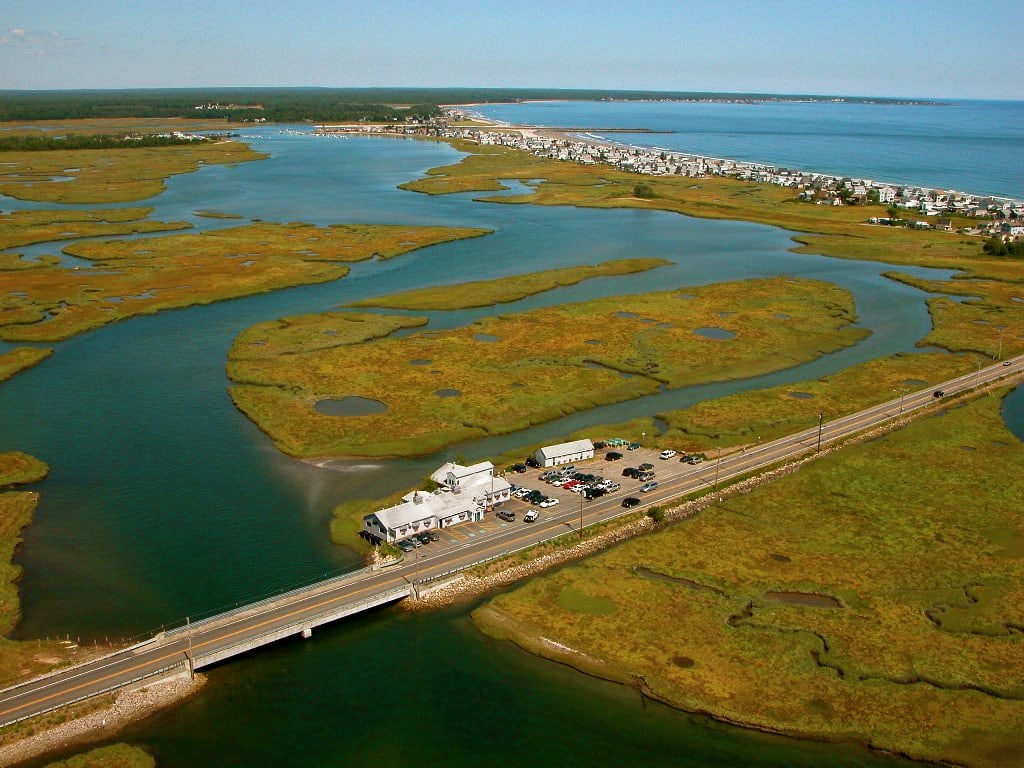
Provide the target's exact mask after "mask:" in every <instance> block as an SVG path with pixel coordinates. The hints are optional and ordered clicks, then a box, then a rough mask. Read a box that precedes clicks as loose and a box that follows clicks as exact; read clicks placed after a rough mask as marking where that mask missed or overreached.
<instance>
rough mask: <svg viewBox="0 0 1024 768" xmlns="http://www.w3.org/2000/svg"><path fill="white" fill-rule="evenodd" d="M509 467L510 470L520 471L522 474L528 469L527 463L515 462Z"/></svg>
mask: <svg viewBox="0 0 1024 768" xmlns="http://www.w3.org/2000/svg"><path fill="white" fill-rule="evenodd" d="M508 469H509V472H518V473H519V474H522V473H523V472H525V471H526V465H525V464H513V465H512V466H511V467H509V468H508Z"/></svg>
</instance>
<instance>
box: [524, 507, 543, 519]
mask: <svg viewBox="0 0 1024 768" xmlns="http://www.w3.org/2000/svg"><path fill="white" fill-rule="evenodd" d="M541 506H544V505H543V504H541ZM538 517H540V512H538V511H537V510H536V509H531V510H530V511H529V512H527V513H526V514H525V515H523V522H524V523H533V522H536V521H537V518H538Z"/></svg>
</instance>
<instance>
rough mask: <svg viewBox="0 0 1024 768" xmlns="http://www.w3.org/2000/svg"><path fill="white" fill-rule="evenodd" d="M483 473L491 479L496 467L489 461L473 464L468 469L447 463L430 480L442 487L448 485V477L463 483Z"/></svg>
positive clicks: (453, 463) (450, 462)
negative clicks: (453, 477) (451, 476)
mask: <svg viewBox="0 0 1024 768" xmlns="http://www.w3.org/2000/svg"><path fill="white" fill-rule="evenodd" d="M483 472H486V473H487V476H488V477H490V476H491V475H493V474H494V465H493V464H491V462H489V461H481V462H480V463H478V464H471V465H470V466H468V467H464V466H462V465H461V464H456V463H455V462H452V461H447V462H445V463H444V464H442V465H441V466H440V467H438V469H437V470H436V471H435V472H434V473H433V474H432V475H431V476H430V479H431V480H433V481H434V482H437V483H441V484H442V485H447V484H448V475H454V476H455V479H456V480H458V481H459V482H460V483H461V482H462V481H463V480H465V479H466V478H469V477H472V476H473V475H477V474H480V473H483Z"/></svg>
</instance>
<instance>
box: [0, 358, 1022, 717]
mask: <svg viewBox="0 0 1024 768" xmlns="http://www.w3.org/2000/svg"><path fill="white" fill-rule="evenodd" d="M1008 362H1009V364H1008V365H1004V364H997V365H993V366H990V367H987V368H982V369H980V370H978V371H977V372H975V373H972V374H969V375H967V376H961V377H960V378H958V379H953V380H951V381H948V382H945V383H943V384H941V385H939V386H937V387H933V388H930V389H927V390H922V391H918V392H913V393H908V394H905V395H904V396H901V397H896V398H893V399H892V400H889V401H888V402H885V403H882V404H881V405H877V406H874V407H871V408H867V409H865V410H863V411H859V412H857V413H855V414H851V415H849V416H844V417H842V418H839V419H836V420H834V421H828V422H824V423H823V424H822V425H821V431H820V443H821V445H822V446H826V445H828V444H829V443H832V442H835V441H838V440H842V439H845V438H847V437H849V436H851V435H853V434H855V433H858V432H863V431H865V430H870V429H873V428H875V427H878V426H881V425H883V424H885V423H887V422H892V421H894V420H898V419H900V418H902V417H903V416H905V415H906V414H908V413H910V412H912V411H915V410H918V409H921V408H924V407H926V406H929V405H935V404H936V403H937V401H939V400H942V399H943V398H936V397H935V396H934V394H933V393H934V391H935V390H941V391H942V392H944V393H945V395H946V397H948V396H950V395H955V394H957V393H959V392H963V391H965V390H969V389H972V388H975V387H977V386H979V385H982V384H986V383H989V382H991V381H994V380H996V379H998V378H1000V377H1003V376H1011V375H1013V376H1015V377H1016V376H1019V374H1020V373H1021V372H1024V357H1020V358H1015V359H1013V360H1011V361H1008ZM810 408H811V407H810V406H809V409H810ZM818 441H819V429H818V425H817V424H815V425H814V426H813V427H811V428H809V429H806V430H803V431H801V432H797V433H795V434H792V435H788V436H786V437H783V438H780V439H778V440H774V441H772V442H770V443H766V444H764V445H761V446H758V447H754V448H751V449H749V450H745V451H742V452H734V453H730V454H728V455H722V456H721V457H718V456H716V455H713V456H712V458H711V459H710V460H709V461H706V462H704V463H703V464H698V465H696V466H691V465H688V464H682V463H680V462H679V461H678V458H676V459H672V460H669V461H663V462H657V461H656V460H655V461H652V462H651V463H654V464H655V469H656V471H657V479H658V484H659V486H658V488H657V490H656V491H654V492H652V493H648V494H643V495H642V500H643V504H642V505H641V506H639V507H634V508H633V509H630V510H627V509H623V507H622V506H621V501H622V498H623V497H625V496H628V495H640V494H638V493H636V490H635V488H634V486H639V483H637V482H636V481H631V482H623V483H622V485H623V487H622V489H621V490H619V491H616V492H615V493H613V494H609V495H607V496H604V497H601V498H600V499H597V500H594V501H588V502H583V504H582V509H583V518H584V524H585V525H593V524H595V523H598V522H602V521H604V520H608V519H611V518H614V517H617V516H619V515H623V514H627V513H629V512H633V511H636V510H637V509H640V510H642V509H643V508H645V507H647V506H650V505H652V504H658V503H663V502H665V501H667V500H669V499H672V498H676V497H679V496H681V495H686V494H690V493H693V492H696V491H699V490H702V489H703V490H710V489H713V488H714V487H716V485H721V484H724V483H726V482H728V481H729V480H731V479H733V478H736V477H739V476H742V475H748V474H751V473H754V472H757V471H760V470H764V469H766V468H767V467H769V466H772V465H774V464H777V463H779V462H782V461H785V460H788V459H792V458H795V457H797V456H800V455H803V454H806V453H808V452H813V451H814V450H816V448H817V446H818ZM627 455H629V454H627ZM586 466H587V467H588V468H590V469H592V470H593V469H594V467H600V469H610V468H613V467H614V468H615V469H618V468H620V467H621V466H622V463H621V462H605V461H603V460H601V459H596V460H595V461H593V462H588V463H587V464H586ZM595 471H598V470H595ZM536 474H537V473H533V474H531V475H530V477H532V478H535V477H536ZM616 479H619V478H616ZM569 493H570V492H566V494H569ZM564 495H565V494H563V496H564ZM570 495H571V494H570ZM570 501H571V502H572V503H568V502H570ZM517 503H518V502H517ZM579 520H580V502H579V500H578V497H576V496H575V495H572V498H571V499H568V498H567V499H566V503H561V504H559V505H558V506H556V507H552V508H549V509H546V510H543V511H542V512H541V517H540V519H539V520H538V521H537V522H535V523H524V522H521V517H520V519H519V520H517V522H515V523H512V524H493V525H489V526H481V527H479V528H478V529H477V530H476V531H475V533H474V534H473V535H472V536H471V537H470V536H467V537H465V539H462V540H458V541H456V540H451V539H449V540H447V541H446V542H444V543H443V544H442V543H437V544H430V545H427V546H425V547H422V548H419V549H416V550H415V551H414V552H412V553H410V554H409V555H407V556H406V559H405V560H404V561H403V562H402V563H401V564H399V565H395V566H391V567H389V568H386V569H383V570H378V571H363V572H358V573H354V574H352V575H350V576H346V577H341V578H337V579H332V580H330V581H329V582H325V583H324V584H322V585H320V586H314V587H311V588H309V589H306V590H302V591H301V592H298V593H292V594H290V595H287V596H283V597H280V598H277V599H273V600H268V601H264V602H261V603H259V604H256V605H254V606H252V607H250V608H248V609H241V610H236V611H233V612H231V614H230V615H226V616H223V617H221V618H219V619H215V620H208V621H206V622H203V623H199V624H196V625H193V626H192V628H191V629H190V630H189V631H187V632H183V631H180V630H178V631H176V632H175V633H173V634H169V635H167V636H160V637H157V638H154V639H152V640H150V641H148V642H146V643H143V644H141V645H139V646H135V647H133V648H129V649H126V650H123V651H120V652H118V653H115V654H113V655H111V656H108V657H105V658H103V659H99V660H97V661H94V662H91V663H89V664H84V665H80V666H77V667H73V668H69V669H66V670H63V671H59V672H56V673H54V674H52V675H50V676H47V677H45V678H41V679H38V680H35V681H30V682H27V683H24V684H22V685H19V686H16V687H14V688H9V689H7V690H5V691H0V727H2V726H3V725H8V724H10V723H12V722H15V721H16V720H20V719H23V718H25V717H28V716H32V715H35V714H39V713H42V712H45V711H48V710H50V709H53V708H55V707H57V706H63V705H66V704H69V703H71V702H74V701H78V700H80V699H84V698H88V697H90V696H94V695H97V694H98V693H101V692H103V691H107V690H111V689H113V688H116V687H121V686H124V685H128V684H131V683H133V682H135V681H137V680H140V679H142V678H145V677H148V676H151V675H155V674H158V673H161V672H162V671H164V670H169V669H173V668H175V667H178V668H180V667H181V665H182V664H183V662H185V661H186V658H187V654H189V653H191V656H192V658H193V659H197V660H199V661H200V662H201V661H202V659H203V657H204V656H206V657H210V656H213V655H216V654H217V653H219V652H225V651H226V650H227V649H231V648H234V647H237V646H239V645H241V644H245V643H246V642H248V641H250V640H251V639H252V638H255V637H260V636H264V635H267V634H270V633H273V632H275V631H287V630H288V629H289V628H295V627H297V626H299V625H302V624H304V623H316V619H317V617H321V616H323V614H325V613H330V612H331V611H334V610H338V609H339V608H340V607H343V606H346V605H351V604H354V603H359V602H360V601H362V600H367V599H370V598H372V597H373V596H375V595H380V594H381V593H385V592H388V591H392V590H393V591H394V592H395V598H396V599H397V598H398V597H399V596H401V594H402V592H401V590H403V589H404V590H408V589H409V586H410V584H411V583H414V582H423V581H427V580H430V579H434V578H437V577H439V576H443V575H445V574H447V573H451V572H454V571H458V570H461V569H464V568H466V567H469V566H471V565H473V564H475V563H479V562H481V561H485V560H489V559H491V558H494V557H496V556H499V555H501V554H504V553H507V552H513V551H517V550H519V549H523V548H525V547H529V546H532V545H534V544H537V543H539V542H541V541H545V540H548V539H552V538H556V537H558V536H561V535H563V534H565V533H567V532H568V531H569V530H579ZM467 525H468V524H467ZM198 665H199V664H197V666H198Z"/></svg>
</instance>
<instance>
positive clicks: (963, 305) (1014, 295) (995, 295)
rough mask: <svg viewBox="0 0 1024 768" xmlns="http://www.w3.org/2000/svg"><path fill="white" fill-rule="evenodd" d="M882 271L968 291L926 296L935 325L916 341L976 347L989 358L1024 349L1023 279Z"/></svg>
mask: <svg viewBox="0 0 1024 768" xmlns="http://www.w3.org/2000/svg"><path fill="white" fill-rule="evenodd" d="M885 275H886V277H889V278H891V279H893V280H897V281H899V282H901V283H906V284H907V285H912V286H914V287H915V288H920V289H921V290H923V291H928V292H929V293H943V294H952V295H956V296H966V297H967V298H966V299H964V300H963V301H953V300H952V299H950V298H948V297H946V296H938V297H936V298H933V299H929V300H928V311H929V312H930V313H931V316H932V326H933V328H932V332H931V333H929V334H928V335H927V336H925V337H924V338H923V339H921V341H920V342H918V344H919V345H920V346H927V345H934V346H936V347H942V348H944V349H948V350H950V351H951V352H980V353H981V354H983V355H985V356H986V357H988V358H991V359H995V358H996V357H998V356H1000V355H1001V356H1002V357H1004V358H1005V357H1010V356H1013V355H1017V354H1020V353H1021V352H1024V282H1021V281H1018V282H1004V281H1000V280H994V279H983V278H975V279H962V278H961V279H954V280H924V279H921V278H917V277H913V276H912V275H907V274H905V273H902V272H887V273H885Z"/></svg>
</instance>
